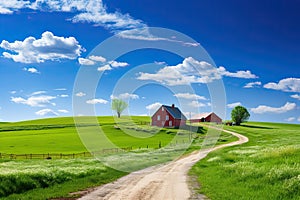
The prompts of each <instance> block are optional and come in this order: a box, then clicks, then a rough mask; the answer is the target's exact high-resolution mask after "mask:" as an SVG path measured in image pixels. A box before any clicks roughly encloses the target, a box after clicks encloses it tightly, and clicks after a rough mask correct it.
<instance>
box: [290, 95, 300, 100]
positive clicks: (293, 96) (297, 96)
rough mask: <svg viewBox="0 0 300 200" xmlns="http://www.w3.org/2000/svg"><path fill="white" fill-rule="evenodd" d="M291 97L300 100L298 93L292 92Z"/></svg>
mask: <svg viewBox="0 0 300 200" xmlns="http://www.w3.org/2000/svg"><path fill="white" fill-rule="evenodd" d="M291 97H292V98H294V99H298V100H300V95H299V94H293V95H291Z"/></svg>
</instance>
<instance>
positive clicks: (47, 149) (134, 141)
mask: <svg viewBox="0 0 300 200" xmlns="http://www.w3.org/2000/svg"><path fill="white" fill-rule="evenodd" d="M82 119H83V120H81V121H82V122H83V123H81V124H80V125H79V126H80V129H81V130H83V131H84V132H85V133H86V134H89V132H92V131H93V129H94V127H95V126H96V125H97V124H96V125H95V124H91V123H89V121H88V118H86V120H84V118H82ZM133 120H134V122H135V123H136V124H135V129H134V128H133V127H132V126H131V127H130V126H128V127H124V126H125V125H124V124H126V123H127V122H128V121H129V119H128V118H126V117H124V118H121V119H120V120H119V122H118V123H120V124H121V125H122V124H123V126H122V127H123V128H125V129H126V133H125V132H124V131H123V130H121V129H116V128H115V122H114V118H113V117H98V121H99V123H100V127H101V129H102V130H103V131H104V133H105V134H106V136H107V137H108V138H109V139H110V141H112V142H113V143H114V144H115V145H116V146H118V147H120V148H126V147H132V148H133V149H136V148H146V147H147V146H148V147H149V148H158V145H159V143H161V144H162V146H164V145H165V144H168V143H169V142H170V141H171V140H172V139H173V138H174V135H175V134H176V131H177V130H174V131H172V130H166V129H162V130H158V129H155V128H151V127H149V125H137V124H139V123H141V122H144V123H147V122H149V120H150V119H149V117H133ZM136 127H139V129H137V128H136ZM152 129H154V130H152ZM143 130H144V131H143ZM151 130H152V132H151ZM166 133H169V134H166ZM187 139H188V137H187V135H186V134H183V135H182V136H181V137H179V142H182V141H183V140H185V141H187ZM91 140H93V138H92V139H91ZM0 144H1V145H0V153H13V154H21V153H28V154H30V153H33V154H35V153H80V152H85V151H87V149H86V148H85V146H84V145H83V144H82V142H81V140H80V138H79V135H78V133H77V131H76V127H75V125H74V121H73V118H50V119H41V120H34V121H25V122H17V123H2V124H0ZM97 145H98V146H101V148H109V147H108V146H105V144H104V143H103V144H101V141H100V142H99V141H98V143H97Z"/></svg>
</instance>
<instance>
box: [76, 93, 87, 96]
mask: <svg viewBox="0 0 300 200" xmlns="http://www.w3.org/2000/svg"><path fill="white" fill-rule="evenodd" d="M75 95H76V96H77V97H83V96H85V95H86V94H85V93H83V92H77V93H76V94H75Z"/></svg>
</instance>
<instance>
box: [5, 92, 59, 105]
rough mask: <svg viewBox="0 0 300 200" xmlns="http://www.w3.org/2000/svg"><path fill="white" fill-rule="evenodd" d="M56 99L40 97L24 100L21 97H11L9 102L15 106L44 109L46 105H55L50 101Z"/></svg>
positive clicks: (45, 96)
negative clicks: (15, 104)
mask: <svg viewBox="0 0 300 200" xmlns="http://www.w3.org/2000/svg"><path fill="white" fill-rule="evenodd" d="M55 98H56V97H53V96H47V95H41V96H31V97H29V98H28V99H24V98H22V97H11V101H12V102H14V103H17V104H24V105H28V106H31V107H45V106H46V105H48V104H52V105H55V104H54V103H52V102H51V100H53V99H55Z"/></svg>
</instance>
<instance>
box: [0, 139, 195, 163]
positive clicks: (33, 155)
mask: <svg viewBox="0 0 300 200" xmlns="http://www.w3.org/2000/svg"><path fill="white" fill-rule="evenodd" d="M188 142H189V140H180V141H175V142H173V143H168V146H169V147H175V146H177V145H180V144H186V143H188ZM164 146H165V145H163V144H162V142H161V141H159V142H158V144H157V146H153V145H143V146H137V147H132V146H131V147H125V148H110V149H102V150H100V151H94V152H81V153H40V154H36V153H30V154H11V153H0V159H10V160H16V159H75V158H88V157H92V156H98V155H108V154H116V153H122V152H128V151H132V150H139V149H148V148H158V149H159V148H162V147H164Z"/></svg>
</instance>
